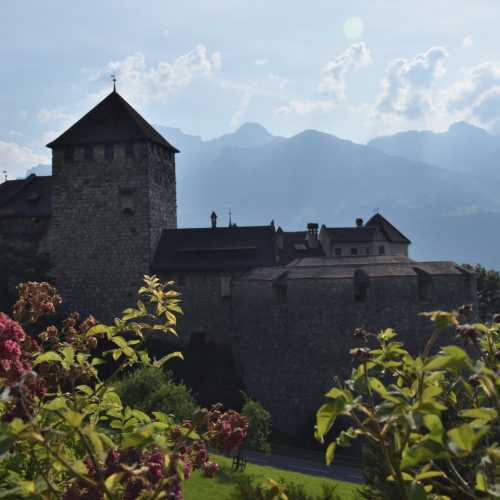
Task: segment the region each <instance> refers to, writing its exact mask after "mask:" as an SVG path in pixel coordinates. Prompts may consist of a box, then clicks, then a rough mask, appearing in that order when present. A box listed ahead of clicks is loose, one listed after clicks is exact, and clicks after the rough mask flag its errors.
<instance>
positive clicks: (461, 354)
mask: <svg viewBox="0 0 500 500" xmlns="http://www.w3.org/2000/svg"><path fill="white" fill-rule="evenodd" d="M471 366H472V364H471V361H470V358H469V356H468V355H467V353H466V352H465V351H464V350H463V349H460V347H457V346H454V345H449V346H446V347H443V349H442V354H437V355H436V356H433V357H432V359H431V360H430V361H429V362H428V363H427V364H426V365H425V367H424V369H425V370H427V371H433V370H444V369H452V370H461V369H465V368H471Z"/></svg>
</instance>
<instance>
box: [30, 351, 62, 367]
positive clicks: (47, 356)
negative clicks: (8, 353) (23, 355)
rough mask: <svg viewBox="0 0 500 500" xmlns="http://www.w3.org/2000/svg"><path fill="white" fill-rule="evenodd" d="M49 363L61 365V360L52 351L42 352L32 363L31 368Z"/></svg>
mask: <svg viewBox="0 0 500 500" xmlns="http://www.w3.org/2000/svg"><path fill="white" fill-rule="evenodd" d="M51 361H54V362H56V363H62V358H61V356H59V354H57V352H54V351H48V352H44V353H42V354H39V355H38V356H37V357H36V359H35V361H33V366H37V365H39V364H40V363H50V362H51Z"/></svg>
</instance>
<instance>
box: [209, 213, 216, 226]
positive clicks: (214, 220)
mask: <svg viewBox="0 0 500 500" xmlns="http://www.w3.org/2000/svg"><path fill="white" fill-rule="evenodd" d="M210 218H211V219H212V229H215V228H216V227H217V214H216V213H215V212H212V215H211V216H210Z"/></svg>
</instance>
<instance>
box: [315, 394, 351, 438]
mask: <svg viewBox="0 0 500 500" xmlns="http://www.w3.org/2000/svg"><path fill="white" fill-rule="evenodd" d="M345 404H346V401H345V399H344V398H343V397H339V398H337V399H335V400H333V401H332V402H331V403H326V404H324V405H323V406H321V408H320V409H319V410H318V412H317V413H316V439H318V440H319V441H320V442H321V443H322V442H323V440H324V437H325V435H326V434H327V433H328V431H329V430H330V429H331V428H332V425H333V423H334V422H335V418H336V417H337V415H338V414H339V413H341V412H342V411H343V409H344V408H345Z"/></svg>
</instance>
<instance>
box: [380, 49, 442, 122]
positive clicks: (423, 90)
mask: <svg viewBox="0 0 500 500" xmlns="http://www.w3.org/2000/svg"><path fill="white" fill-rule="evenodd" d="M447 60H448V52H447V51H446V49H445V48H444V47H432V48H430V49H429V50H427V51H426V52H423V53H421V54H417V55H416V56H415V57H414V58H413V59H395V60H393V61H392V62H391V63H389V65H388V66H387V69H386V73H385V77H384V79H383V80H382V87H383V89H382V93H381V94H380V96H379V97H378V98H377V101H376V103H375V114H378V115H392V116H397V117H404V118H407V119H410V120H413V119H418V118H421V117H422V116H424V115H425V114H426V113H428V112H429V111H431V110H432V109H433V100H432V93H433V90H434V84H435V82H436V80H438V79H439V78H441V77H442V76H443V75H444V73H445V67H444V66H445V63H446V61H447Z"/></svg>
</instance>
